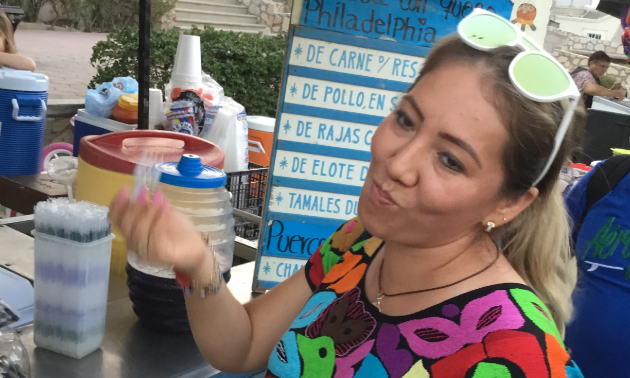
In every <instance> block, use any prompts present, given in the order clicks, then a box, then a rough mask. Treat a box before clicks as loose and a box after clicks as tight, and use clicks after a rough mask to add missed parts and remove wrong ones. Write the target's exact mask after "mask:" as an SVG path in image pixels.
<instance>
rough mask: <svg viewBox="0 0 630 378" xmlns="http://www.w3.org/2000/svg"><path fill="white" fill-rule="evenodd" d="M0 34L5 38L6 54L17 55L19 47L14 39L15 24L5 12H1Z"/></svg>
mask: <svg viewBox="0 0 630 378" xmlns="http://www.w3.org/2000/svg"><path fill="white" fill-rule="evenodd" d="M0 33H1V34H2V37H3V38H4V52H6V53H9V54H17V46H16V45H15V38H14V37H13V24H12V23H11V20H9V17H7V14H6V13H4V12H0Z"/></svg>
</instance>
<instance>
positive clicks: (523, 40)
mask: <svg viewBox="0 0 630 378" xmlns="http://www.w3.org/2000/svg"><path fill="white" fill-rule="evenodd" d="M481 15H484V16H490V17H494V18H496V19H498V20H500V21H501V22H503V23H504V24H505V25H506V26H507V27H510V28H512V29H513V30H514V31H515V33H516V38H515V39H514V41H512V42H510V43H508V44H505V45H501V46H515V47H518V48H520V49H521V50H523V51H522V52H521V53H519V54H518V55H517V56H516V57H514V59H513V60H512V62H511V63H510V67H509V75H510V80H511V82H512V85H514V87H516V89H517V90H518V91H519V92H520V93H521V94H522V95H523V96H525V97H527V98H528V99H530V100H532V101H536V102H554V101H560V100H563V99H569V101H570V104H569V108H568V109H567V110H566V112H565V113H564V117H563V118H562V122H560V126H559V127H558V131H557V132H556V136H555V138H554V147H553V150H552V152H551V155H550V156H549V158H548V159H547V163H546V164H545V167H544V169H543V170H542V172H541V173H540V175H539V176H538V178H537V179H536V180H535V181H534V182H533V183H532V186H533V187H535V186H536V185H538V184H539V183H540V181H542V179H543V178H544V177H545V175H546V174H547V172H548V171H549V168H551V165H552V164H553V161H554V159H555V158H556V155H557V154H558V151H559V150H560V146H561V145H562V141H563V140H564V137H565V135H566V133H567V130H568V129H569V126H570V125H571V120H572V119H573V114H574V113H575V109H576V108H577V106H578V104H579V101H580V91H579V90H578V88H577V86H576V85H575V82H574V81H573V78H571V75H569V73H568V72H567V70H566V69H565V68H564V67H563V66H562V65H561V64H560V63H559V62H558V61H557V60H556V59H554V58H553V57H552V56H551V55H550V54H549V53H547V52H546V51H544V50H543V49H541V48H540V46H538V44H537V43H536V42H534V41H533V40H532V39H531V38H530V37H529V36H527V35H526V34H525V33H523V32H522V31H520V30H519V29H518V28H517V27H516V26H514V25H513V24H511V23H510V22H509V21H508V20H506V19H504V18H503V17H501V16H499V15H497V14H495V13H492V12H488V11H486V10H484V9H480V8H475V9H474V10H473V11H472V12H471V13H470V14H469V15H468V16H466V17H465V18H464V19H463V20H461V21H460V23H459V25H457V34H458V35H459V37H460V38H461V39H462V41H463V42H464V43H466V44H467V45H468V46H470V47H472V48H474V49H476V50H481V51H490V50H492V49H494V48H497V47H500V46H493V47H489V46H482V45H480V44H478V43H475V41H473V40H470V39H469V38H468V37H466V35H465V33H464V27H465V25H466V22H467V21H468V20H470V19H471V18H474V17H477V16H481ZM531 54H535V55H541V56H544V57H545V58H547V59H549V60H550V61H551V62H553V63H554V64H555V65H556V66H558V67H559V68H560V69H561V71H562V72H564V74H565V75H566V76H567V78H568V80H569V87H568V88H567V89H566V90H564V92H562V93H559V94H557V95H553V96H537V95H535V94H533V93H531V92H529V91H527V90H526V89H525V88H523V86H522V85H521V84H520V83H519V82H518V80H516V78H515V76H514V67H515V66H516V63H517V62H518V61H519V60H520V59H522V58H523V57H525V56H527V55H531Z"/></svg>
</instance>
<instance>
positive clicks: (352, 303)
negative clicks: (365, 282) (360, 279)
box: [305, 288, 376, 357]
mask: <svg viewBox="0 0 630 378" xmlns="http://www.w3.org/2000/svg"><path fill="white" fill-rule="evenodd" d="M359 296H360V291H359V289H358V288H354V289H353V290H351V291H349V292H348V293H346V294H345V295H343V296H342V297H341V298H339V299H337V300H335V301H334V302H333V303H331V304H330V306H328V308H326V310H324V311H323V312H322V313H321V314H320V316H319V318H318V319H317V320H315V321H314V322H313V323H312V324H311V325H309V326H308V327H307V328H306V333H305V334H306V336H308V337H310V338H315V337H318V336H328V337H330V338H331V339H332V340H333V341H334V343H335V351H336V352H337V355H338V356H341V357H343V356H345V355H347V354H348V353H349V352H350V351H352V350H353V349H354V348H356V347H357V346H359V345H361V344H363V342H365V340H367V338H368V337H370V335H371V334H372V332H373V331H374V327H375V326H376V320H375V319H374V318H373V317H372V315H370V314H369V313H368V312H367V311H365V306H364V305H363V302H361V301H360V299H359Z"/></svg>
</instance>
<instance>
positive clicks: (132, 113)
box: [112, 104, 138, 125]
mask: <svg viewBox="0 0 630 378" xmlns="http://www.w3.org/2000/svg"><path fill="white" fill-rule="evenodd" d="M112 117H113V118H114V120H116V121H118V122H122V123H126V124H129V125H136V124H138V109H136V110H127V109H124V108H123V107H121V106H120V105H119V104H116V106H114V109H113V110H112Z"/></svg>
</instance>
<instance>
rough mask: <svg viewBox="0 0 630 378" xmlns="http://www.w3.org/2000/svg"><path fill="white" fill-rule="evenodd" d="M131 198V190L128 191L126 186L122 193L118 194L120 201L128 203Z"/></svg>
mask: <svg viewBox="0 0 630 378" xmlns="http://www.w3.org/2000/svg"><path fill="white" fill-rule="evenodd" d="M128 198H129V190H127V187H126V186H123V188H122V189H121V190H120V193H119V194H118V199H119V200H120V201H126V200H127V199H128Z"/></svg>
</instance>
